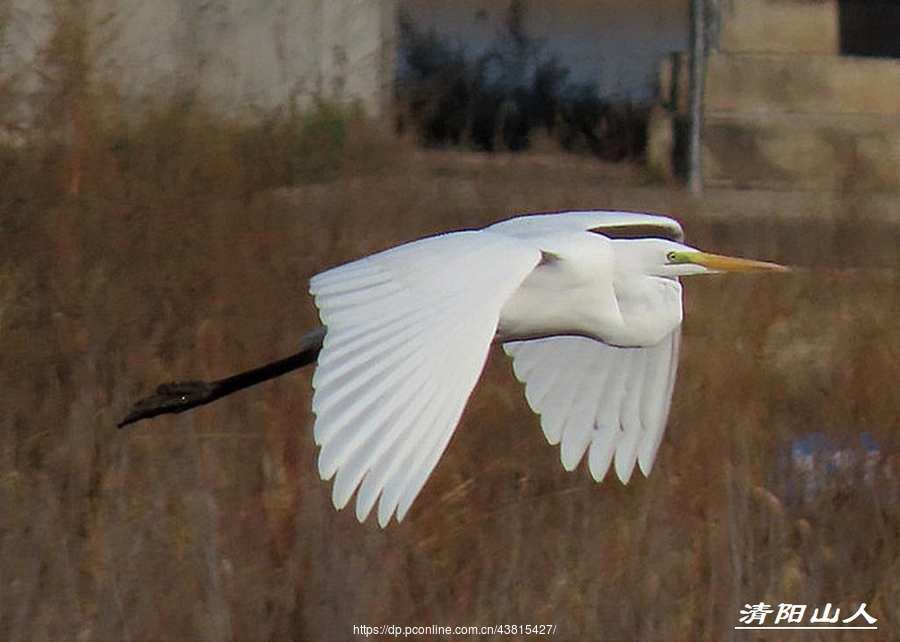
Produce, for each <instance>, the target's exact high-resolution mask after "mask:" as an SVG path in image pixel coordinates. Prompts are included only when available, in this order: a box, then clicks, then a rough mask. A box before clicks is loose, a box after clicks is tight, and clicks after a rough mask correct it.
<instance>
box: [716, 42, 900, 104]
mask: <svg viewBox="0 0 900 642" xmlns="http://www.w3.org/2000/svg"><path fill="white" fill-rule="evenodd" d="M704 108H705V109H706V111H707V112H719V111H745V112H746V111H750V112H753V111H760V112H763V111H765V112H769V111H780V112H804V113H810V114H858V115H871V116H900V60H894V59H889V58H862V57H851V56H824V55H783V54H748V55H729V54H721V53H720V54H712V55H710V56H709V58H708V59H707V76H706V94H705V96H704Z"/></svg>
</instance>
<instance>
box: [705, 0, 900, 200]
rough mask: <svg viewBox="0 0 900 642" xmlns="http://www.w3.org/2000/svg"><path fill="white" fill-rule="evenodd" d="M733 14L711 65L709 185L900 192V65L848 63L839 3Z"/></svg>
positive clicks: (773, 2) (751, 5)
mask: <svg viewBox="0 0 900 642" xmlns="http://www.w3.org/2000/svg"><path fill="white" fill-rule="evenodd" d="M725 8H726V10H725V11H724V12H723V30H722V36H721V38H720V42H719V45H720V48H719V51H718V52H717V53H714V54H711V55H710V57H709V59H708V65H707V75H706V85H705V88H706V91H705V96H704V110H705V113H704V125H703V181H704V184H705V185H707V186H710V187H730V188H763V189H778V190H790V189H801V190H820V191H841V192H843V191H875V192H891V193H896V192H898V191H900V62H898V61H897V60H893V59H885V58H882V59H879V58H859V57H843V56H840V55H839V42H838V40H839V39H838V32H839V13H838V3H837V1H836V0H739V1H736V2H733V3H731V4H726V5H725Z"/></svg>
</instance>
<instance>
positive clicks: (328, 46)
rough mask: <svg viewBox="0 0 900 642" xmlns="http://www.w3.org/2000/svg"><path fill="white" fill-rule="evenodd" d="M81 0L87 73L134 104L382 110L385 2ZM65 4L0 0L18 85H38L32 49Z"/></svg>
mask: <svg viewBox="0 0 900 642" xmlns="http://www.w3.org/2000/svg"><path fill="white" fill-rule="evenodd" d="M82 1H83V5H82V6H83V7H86V8H87V11H88V13H89V18H88V25H89V36H90V45H89V51H90V54H89V62H90V65H91V68H92V70H93V79H94V80H96V81H100V82H103V83H106V84H107V85H109V86H113V87H115V88H116V89H117V91H119V92H120V93H121V95H122V96H123V97H125V98H127V99H128V100H130V101H133V102H134V103H135V104H147V103H150V104H152V103H154V102H157V101H158V100H159V99H160V98H165V97H167V96H171V95H174V94H189V95H191V96H196V97H197V98H200V99H202V100H204V101H207V102H209V103H210V104H211V105H213V106H214V107H215V108H217V109H219V110H222V111H225V112H229V113H236V114H239V115H240V114H250V113H254V111H258V110H259V109H268V108H272V107H275V106H278V105H283V104H285V103H287V102H288V101H289V100H292V99H298V100H299V101H300V102H301V103H303V102H307V101H309V100H311V99H312V98H313V97H315V96H319V95H321V96H329V97H338V98H356V99H359V100H360V101H361V102H362V104H363V105H364V106H365V108H366V109H367V111H368V112H370V113H371V114H372V115H374V116H379V115H382V114H384V113H385V111H386V110H387V108H388V106H389V101H390V98H391V87H392V81H393V60H394V23H395V12H396V9H395V6H394V1H393V0H265V1H259V0H209V1H207V2H196V1H191V0H153V2H147V1H145V0H82ZM67 5H68V6H69V7H71V6H72V5H71V3H67V2H61V1H60V0H5V7H4V6H3V0H0V7H2V8H5V11H2V12H0V15H4V16H6V17H5V19H3V23H5V24H2V23H0V27H2V29H3V39H2V41H0V42H2V43H3V47H2V50H0V70H2V73H3V74H4V76H6V77H7V78H12V77H13V76H15V78H16V80H17V83H16V84H17V87H18V88H19V89H20V90H21V91H22V92H25V93H28V92H33V91H37V90H39V89H40V86H41V80H40V77H41V69H40V57H39V56H40V52H41V51H42V50H43V49H45V48H46V47H47V44H48V42H49V38H50V37H51V35H52V34H53V32H54V28H55V27H54V24H55V23H56V24H59V20H58V18H59V16H61V15H63V13H64V12H65V10H66V9H65V8H66V6H67Z"/></svg>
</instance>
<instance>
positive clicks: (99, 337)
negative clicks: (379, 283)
mask: <svg viewBox="0 0 900 642" xmlns="http://www.w3.org/2000/svg"><path fill="white" fill-rule="evenodd" d="M82 107H83V106H82ZM70 113H82V111H81V107H79V108H78V109H74V110H72V111H71V112H70ZM66 122H68V123H69V125H70V126H71V128H72V131H73V132H74V134H73V135H71V136H69V138H68V139H66V140H65V141H64V142H62V141H60V140H54V139H50V138H49V137H48V140H45V141H43V142H40V143H39V144H36V145H33V146H29V147H24V148H19V149H5V150H3V151H2V154H0V408H2V412H0V639H3V640H9V641H11V642H19V641H26V640H63V639H77V640H86V641H87V640H129V641H130V640H134V641H137V640H209V641H214V640H215V641H218V640H350V639H359V636H354V634H353V626H354V625H383V624H395V625H400V626H401V627H402V626H422V625H434V624H439V625H450V626H452V625H494V624H519V625H521V624H555V625H556V634H555V635H554V636H553V638H554V639H561V640H589V639H590V640H707V641H711V642H717V641H720V640H755V639H759V640H762V639H775V638H774V637H770V636H768V635H764V634H763V633H765V632H757V633H754V632H744V631H736V630H735V629H734V627H735V626H736V625H738V624H739V622H738V618H739V617H740V615H739V611H740V609H741V608H742V607H743V605H744V604H745V603H751V604H755V603H759V602H766V603H768V604H771V605H774V606H775V607H776V608H777V605H778V604H780V603H792V604H806V605H808V611H807V615H806V619H808V618H809V615H810V614H811V612H812V610H813V608H816V607H823V606H824V604H825V603H826V602H831V603H833V604H834V605H835V606H839V607H841V609H842V614H841V617H842V618H843V617H846V616H847V615H849V614H850V613H852V612H853V611H854V610H855V609H856V607H857V606H858V605H859V604H860V603H861V602H865V603H866V604H867V611H868V613H869V614H870V615H872V616H874V617H876V618H878V622H877V626H878V630H877V631H825V632H823V631H795V632H792V633H790V635H791V638H790V639H792V640H799V641H811V640H823V641H828V642H831V641H837V640H866V641H875V640H891V639H897V638H898V637H900V495H898V494H900V491H898V477H900V433H898V430H897V428H898V418H900V397H898V395H897V394H896V392H897V380H898V376H900V330H898V326H897V319H898V318H900V280H898V267H900V249H898V248H900V243H898V241H900V228H898V227H897V214H898V213H900V205H898V201H897V200H896V199H893V200H892V199H891V198H890V197H883V196H882V197H878V196H871V195H864V194H860V195H854V194H852V193H848V194H844V195H817V194H806V195H796V194H795V195H791V194H784V195H779V194H754V193H724V192H719V193H709V194H707V195H706V196H705V197H703V198H697V199H694V198H690V197H689V196H687V195H686V194H684V193H683V192H682V191H681V190H679V189H677V188H670V187H665V186H655V185H644V186H642V185H641V184H640V182H641V181H640V179H641V172H640V170H639V169H636V168H633V167H607V166H603V165H598V164H595V163H593V162H590V161H586V160H580V159H573V158H554V157H541V156H530V157H529V156H525V157H503V156H499V157H494V158H488V157H478V156H469V155H464V154H441V153H424V152H412V151H409V150H404V149H399V148H396V147H395V146H393V145H386V144H379V143H377V142H375V141H373V139H372V137H371V135H369V134H367V133H366V132H365V131H364V127H363V126H362V125H361V124H360V123H356V125H353V123H351V126H350V127H349V129H348V130H347V131H346V132H344V133H345V134H346V135H347V141H348V142H347V145H346V148H347V149H346V152H345V156H344V158H343V163H342V164H341V163H340V162H339V163H337V164H335V165H334V166H333V167H332V166H330V165H328V166H322V167H318V166H317V165H316V164H315V163H316V159H317V158H319V160H321V158H320V157H319V156H318V155H317V148H316V147H315V145H316V144H319V143H321V141H319V143H316V142H315V137H313V139H312V140H313V143H309V144H310V145H312V147H311V148H310V149H311V150H312V153H307V154H306V155H303V154H299V155H297V154H295V155H294V156H291V153H287V152H285V150H284V149H283V148H281V147H279V146H278V144H277V143H278V141H279V140H281V139H280V138H279V136H278V131H277V128H276V129H274V130H272V131H267V132H263V134H260V133H259V132H257V133H256V138H253V137H247V136H246V135H244V134H241V133H238V134H235V133H234V132H231V131H229V130H228V129H227V128H225V127H220V126H217V125H216V124H215V122H214V121H210V120H207V119H203V118H195V119H192V118H190V117H186V116H182V115H180V114H178V113H174V114H165V113H164V114H162V115H160V116H158V117H156V118H155V119H151V121H149V122H147V123H144V124H143V125H142V126H140V127H134V128H132V129H129V130H127V133H126V134H122V133H121V131H120V130H114V131H113V130H105V129H102V128H100V127H99V126H98V125H97V124H96V123H95V122H91V121H89V120H88V121H85V120H82V121H78V120H77V119H76V120H69V121H66ZM312 129H313V130H315V127H313V128H312ZM79 132H81V133H79ZM84 132H94V133H95V134H97V135H84ZM115 132H119V133H115ZM101 134H102V135H101ZM326 142H327V141H326ZM323 149H325V148H324V147H323ZM295 151H296V150H295ZM322 153H323V154H324V151H323V152H322ZM292 158H293V159H296V158H305V159H306V161H305V162H306V163H307V164H306V165H303V163H301V164H300V166H299V167H298V165H297V163H295V162H293V161H292V160H291V159H292ZM310 159H312V160H310ZM339 160H340V159H339ZM310 163H312V164H310ZM335 168H338V169H335ZM298 176H299V177H300V178H301V179H302V180H300V181H297V180H294V181H293V182H295V183H296V182H299V183H302V184H300V185H299V186H297V187H293V188H283V187H281V188H279V187H277V186H278V185H279V184H284V183H288V182H291V179H292V178H293V179H296V178H297V177H298ZM285 177H287V178H285ZM611 207H620V208H633V209H639V210H648V211H657V212H668V213H672V214H673V215H676V216H678V217H679V218H681V220H682V222H683V223H684V225H685V228H686V231H687V234H688V238H689V240H690V241H691V242H692V243H693V244H696V245H698V246H700V247H703V248H705V249H709V250H712V251H718V252H725V253H734V254H738V255H746V256H753V257H756V258H762V259H769V260H776V261H780V262H783V263H786V264H790V265H793V266H795V269H794V270H793V271H792V272H790V273H788V274H784V275H767V276H755V275H746V276H728V277H698V278H694V279H690V280H688V282H687V283H686V323H685V331H684V342H683V353H682V359H681V369H680V374H679V380H678V384H677V387H676V391H675V400H674V405H673V409H672V414H671V418H670V421H669V427H668V431H667V434H666V437H665V439H664V441H663V444H662V447H661V449H660V453H659V458H658V460H657V463H656V466H655V469H654V471H653V474H652V475H651V476H650V477H649V478H647V479H645V478H643V477H641V476H639V475H638V476H636V477H635V478H634V479H633V481H632V483H631V484H630V485H628V486H627V487H623V486H622V485H621V484H620V483H619V482H618V481H617V480H615V479H608V480H606V481H605V482H603V483H602V484H595V483H594V482H593V481H591V479H590V476H589V475H588V474H587V472H586V471H585V470H584V469H583V468H582V469H579V470H578V471H577V472H575V473H566V472H565V471H564V470H563V469H562V466H561V465H560V463H559V459H558V453H557V452H556V450H555V449H554V448H551V447H550V446H548V445H547V444H546V443H545V441H544V438H543V436H542V434H541V431H540V428H539V424H538V420H537V418H536V417H535V416H533V415H532V413H531V412H530V411H529V409H528V408H527V406H526V404H525V401H524V396H523V394H522V390H521V387H520V386H519V384H518V383H517V382H516V381H515V380H514V377H513V376H512V373H511V370H510V367H509V364H508V362H507V359H506V357H505V356H504V355H503V354H502V352H501V351H499V350H495V351H494V353H493V354H492V356H491V358H490V361H489V363H488V367H487V369H486V372H485V374H484V376H483V377H482V380H481V383H480V385H479V387H478V388H477V389H476V392H475V394H474V396H473V398H472V400H471V402H470V404H469V407H468V409H467V412H466V414H465V415H464V418H463V421H462V424H461V426H460V428H459V430H458V431H457V433H456V435H455V437H454V438H453V440H452V441H451V443H450V446H449V449H448V451H447V453H446V455H445V456H444V457H443V459H442V460H441V461H440V463H439V465H438V467H437V470H436V471H435V473H434V475H433V476H432V477H431V479H430V480H429V482H428V483H427V485H426V487H425V490H424V492H423V493H422V495H421V496H420V497H419V499H418V500H417V501H416V503H415V504H414V506H413V509H412V511H411V512H410V515H409V516H408V517H407V519H406V520H405V521H404V523H402V524H399V525H397V524H393V525H391V526H390V527H389V528H388V529H387V530H384V531H382V530H380V529H379V528H378V527H377V525H375V524H374V523H367V524H365V525H360V524H358V523H357V522H356V520H355V518H354V517H353V515H352V514H351V511H343V512H336V511H334V510H333V508H332V507H331V503H330V490H331V489H330V485H329V484H326V483H323V482H321V481H320V480H319V479H318V477H317V474H316V451H315V447H314V445H313V439H312V434H311V425H312V415H311V412H310V392H311V391H310V378H311V371H305V372H300V373H294V374H292V375H289V376H286V377H284V378H282V379H279V380H276V381H274V382H270V383H267V384H264V385H262V386H259V387H257V388H254V389H250V390H247V391H244V392H242V393H240V394H237V395H235V396H233V397H230V398H228V399H225V400H223V401H220V402H217V403H215V404H213V405H211V406H208V407H206V408H202V409H198V410H196V411H194V412H191V413H186V414H184V415H179V416H175V417H165V418H157V419H154V420H151V421H149V422H143V423H140V424H137V425H135V426H133V427H130V428H129V429H127V430H117V429H116V427H115V425H116V421H117V420H118V419H120V418H121V416H122V415H123V413H124V411H125V410H126V408H127V407H128V405H129V404H130V403H131V402H132V401H134V400H135V399H136V398H138V397H140V396H142V395H144V394H147V393H149V392H150V391H151V390H152V388H153V387H154V386H155V385H156V384H157V383H160V382H162V381H167V380H172V379H185V378H217V377H219V376H224V375H227V374H231V373H232V372H235V371H238V370H241V369H244V368H246V367H251V366H254V365H257V364H260V363H263V362H266V361H268V360H271V359H274V358H277V357H280V356H284V355H287V354H289V353H291V352H292V350H293V348H294V344H295V342H296V340H297V338H298V337H299V336H300V335H301V334H302V333H303V332H305V331H307V330H308V329H311V328H312V327H314V325H316V324H317V319H316V316H315V311H314V308H313V306H312V303H311V301H310V297H309V296H308V294H307V293H306V285H307V281H308V279H309V277H310V276H311V275H312V274H314V273H316V272H317V271H319V270H321V269H324V268H326V267H329V266H332V265H335V264H337V263H340V262H342V261H345V260H348V259H352V258H356V257H359V256H361V255H364V254H367V253H370V252H373V251H375V250H379V249H382V248H385V247H388V246H391V245H394V244H396V243H399V242H403V241H406V240H410V239H413V238H415V237H419V236H422V235H426V234H429V233H433V232H437V231H442V230H447V229H454V228H463V227H474V226H480V225H482V224H485V223H488V222H490V221H493V220H496V219H499V218H503V217H506V216H509V215H513V214H516V213H522V212H527V211H539V210H559V209H571V208H611ZM891 216H893V220H891ZM863 436H864V437H863ZM803 440H805V441H803ZM798 443H805V444H813V445H812V446H809V447H807V448H806V450H804V448H803V446H798ZM848 610H849V612H847V611H848ZM773 617H774V615H773V616H770V621H769V622H771V618H773ZM860 623H861V621H857V622H856V624H860ZM461 637H462V639H491V637H490V636H481V637H480V636H469V637H465V636H461ZM420 639H432V638H429V637H427V636H425V637H421V638H420ZM439 639H452V638H451V636H443V637H439ZM498 639H499V637H498ZM505 639H517V636H507V637H506V638H505Z"/></svg>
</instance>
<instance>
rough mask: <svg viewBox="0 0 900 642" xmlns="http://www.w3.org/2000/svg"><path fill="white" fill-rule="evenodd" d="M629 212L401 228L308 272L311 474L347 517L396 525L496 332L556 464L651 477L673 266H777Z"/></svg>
mask: <svg viewBox="0 0 900 642" xmlns="http://www.w3.org/2000/svg"><path fill="white" fill-rule="evenodd" d="M682 241H683V234H682V230H681V226H680V225H679V224H678V222H677V221H675V220H673V219H671V218H666V217H663V216H655V215H650V214H639V213H632V212H606V211H585V212H561V213H556V214H536V215H531V216H521V217H517V218H511V219H508V220H505V221H501V222H499V223H496V224H494V225H491V226H489V227H486V228H484V229H481V230H475V231H461V232H452V233H448V234H441V235H438V236H432V237H429V238H425V239H422V240H419V241H414V242H411V243H407V244H405V245H401V246H399V247H396V248H393V249H390V250H386V251H384V252H380V253H378V254H374V255H372V256H368V257H366V258H363V259H360V260H358V261H354V262H352V263H348V264H346V265H342V266H339V267H336V268H333V269H331V270H328V271H325V272H322V273H321V274H317V275H316V276H314V277H313V278H312V280H311V281H310V292H311V293H312V295H313V296H314V297H315V303H316V306H317V307H318V309H319V316H320V317H321V319H322V323H323V324H324V325H325V327H326V328H327V330H326V333H325V337H324V341H323V344H322V348H321V352H320V354H319V356H318V367H317V368H316V372H315V374H314V376H313V388H314V393H313V400H312V409H313V412H314V413H315V415H316V419H315V425H314V429H313V432H314V435H315V441H316V443H317V444H318V445H319V446H320V447H321V451H320V453H319V473H320V475H321V477H322V478H323V479H326V480H328V479H332V478H334V485H333V488H332V499H333V502H334V505H335V507H337V508H339V509H340V508H343V507H344V506H346V505H347V503H348V502H349V501H350V499H351V497H352V496H353V494H354V493H356V517H357V519H359V521H361V522H362V521H365V520H366V518H367V517H368V515H369V514H370V512H371V511H372V509H373V508H374V507H375V504H376V503H377V504H378V511H377V512H378V523H379V524H380V525H381V526H382V527H384V526H386V525H387V524H388V522H389V521H390V519H391V517H392V516H393V515H396V518H397V520H398V521H400V520H402V519H403V518H404V516H405V515H406V513H407V511H408V510H409V508H410V506H411V505H412V502H413V500H415V498H416V496H417V495H418V494H419V491H420V490H421V489H422V486H423V485H424V484H425V481H426V480H427V479H428V476H429V475H430V474H431V472H432V471H433V470H434V468H435V466H436V464H437V462H438V460H439V459H440V457H441V454H443V452H444V449H445V448H446V447H447V443H448V442H449V440H450V437H451V436H452V435H453V431H454V429H455V428H456V426H457V424H458V423H459V420H460V416H461V415H462V412H463V408H464V407H465V405H466V401H467V400H468V398H469V395H470V394H471V393H472V389H473V388H474V387H475V383H476V382H477V380H478V378H479V376H480V374H481V371H482V369H483V367H484V364H485V361H486V359H487V356H488V351H489V350H490V348H491V345H492V344H493V343H500V344H502V345H503V349H504V351H505V352H506V353H507V354H508V355H509V356H510V357H512V361H513V363H512V365H513V370H514V372H515V375H516V377H517V378H518V379H519V380H520V381H521V382H522V383H524V384H525V397H526V399H527V400H528V403H529V405H530V406H531V408H532V410H534V412H535V413H537V414H538V415H540V421H541V427H542V428H543V431H544V435H545V436H546V438H547V441H548V442H550V444H552V445H557V444H558V445H559V446H560V458H561V460H562V465H563V467H564V468H565V469H566V470H573V469H575V468H576V467H577V466H578V464H579V462H580V461H581V460H583V459H584V458H585V456H587V465H588V468H589V470H590V473H591V475H592V476H593V478H594V479H595V480H597V481H600V480H602V479H603V477H604V476H605V475H606V473H607V470H608V469H609V468H610V467H611V466H612V467H613V468H615V472H616V475H617V476H618V478H619V479H620V480H621V481H622V483H623V484H624V483H627V482H628V480H629V478H630V477H631V474H632V471H633V470H634V467H635V464H637V465H638V466H639V467H640V469H641V471H642V472H643V473H644V475H647V474H648V473H649V472H650V468H651V467H652V465H653V460H654V458H655V457H656V451H657V449H658V448H659V444H660V441H661V439H662V434H663V429H664V428H665V425H666V418H667V415H668V411H669V404H670V401H671V398H672V389H673V385H674V381H675V371H676V368H677V361H678V345H679V336H680V326H681V320H682V302H681V284H680V283H679V280H678V279H679V277H682V276H690V275H693V274H704V273H710V272H727V271H733V272H749V271H769V270H783V269H784V268H783V267H782V266H779V265H776V264H773V263H767V262H762V261H753V260H748V259H739V258H733V257H728V256H720V255H716V254H707V253H705V252H701V251H699V250H697V249H695V248H692V247H690V246H687V245H684V244H683V242H682Z"/></svg>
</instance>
